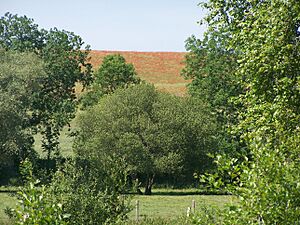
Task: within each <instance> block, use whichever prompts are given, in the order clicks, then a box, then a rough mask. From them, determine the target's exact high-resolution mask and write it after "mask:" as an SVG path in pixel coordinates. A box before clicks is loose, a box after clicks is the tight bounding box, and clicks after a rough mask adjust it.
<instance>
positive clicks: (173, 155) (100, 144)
mask: <svg viewBox="0 0 300 225" xmlns="http://www.w3.org/2000/svg"><path fill="white" fill-rule="evenodd" d="M78 126H79V135H78V137H77V138H76V140H75V152H76V154H77V155H79V156H82V157H84V158H87V159H90V160H99V161H100V162H101V161H105V160H106V158H107V157H110V158H116V159H124V161H125V162H126V163H127V165H128V167H129V169H130V171H131V174H133V175H134V174H135V175H137V176H138V177H139V178H141V175H144V176H145V177H146V178H145V180H144V184H145V194H151V188H152V185H153V182H154V177H155V175H157V174H162V173H163V174H172V175H173V176H176V175H178V174H180V173H181V174H182V173H184V172H186V173H184V174H189V175H190V176H192V174H193V172H194V171H195V170H204V169H205V168H207V167H208V166H209V160H208V157H207V155H206V154H207V153H208V152H210V151H212V149H213V148H214V145H213V144H214V141H215V140H214V132H215V123H214V117H213V115H211V114H210V113H209V110H208V109H207V107H206V105H205V104H203V103H202V102H201V101H199V100H196V99H193V98H180V97H176V96H171V95H169V94H163V93H159V92H157V91H155V89H154V87H153V86H151V85H146V84H141V85H136V86H132V87H129V88H127V89H120V90H117V91H116V92H115V93H114V94H112V95H108V96H106V97H104V98H102V99H101V100H100V102H99V103H98V104H97V105H95V106H94V107H92V108H90V109H89V110H87V111H86V112H85V113H83V114H81V116H80V118H79V121H78ZM199 162H200V163H201V164H200V165H199Z"/></svg>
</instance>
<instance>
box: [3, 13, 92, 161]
mask: <svg viewBox="0 0 300 225" xmlns="http://www.w3.org/2000/svg"><path fill="white" fill-rule="evenodd" d="M83 44H84V43H83V41H82V39H81V38H80V37H79V36H78V35H75V34H74V33H72V32H68V31H64V30H62V31H60V30H58V29H56V28H54V29H50V30H49V31H46V30H44V29H39V27H38V25H37V24H34V22H33V20H32V19H29V18H27V17H26V16H17V15H12V14H10V13H6V14H5V16H3V17H1V19H0V48H3V49H5V50H16V51H20V52H25V51H26V52H28V51H29V52H34V53H35V54H36V55H38V57H39V58H41V59H42V60H43V61H44V63H45V72H46V74H47V76H45V77H44V79H43V80H41V81H40V84H41V85H42V87H43V88H42V89H40V90H39V91H38V92H35V93H34V94H33V97H34V98H33V101H34V103H33V104H32V105H31V110H32V118H31V120H30V122H31V125H32V126H37V125H38V127H39V128H40V130H41V132H42V134H43V148H44V150H45V151H46V152H47V155H48V158H50V157H51V155H52V153H55V152H56V153H58V151H56V150H58V136H59V133H60V130H61V128H62V127H63V126H65V125H66V124H68V123H69V121H70V119H72V118H73V117H74V115H75V110H76V105H77V100H76V96H75V93H74V88H75V85H76V83H77V82H81V83H83V85H86V84H88V83H89V82H90V79H91V65H90V64H89V63H87V55H88V48H87V49H86V50H85V51H84V50H82V47H83Z"/></svg>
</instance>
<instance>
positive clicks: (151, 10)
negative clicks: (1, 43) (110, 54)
mask: <svg viewBox="0 0 300 225" xmlns="http://www.w3.org/2000/svg"><path fill="white" fill-rule="evenodd" d="M199 2H200V0H148V1H146V0H85V1H83V0H48V1H46V0H0V15H1V16H3V15H4V14H5V12H10V13H12V14H18V15H20V16H21V15H22V16H23V15H26V16H27V17H29V18H32V19H34V22H35V23H37V24H38V25H39V27H40V28H45V29H49V28H53V27H57V28H59V29H64V30H68V31H72V32H74V33H75V34H78V35H79V36H81V37H82V38H83V40H84V42H85V43H86V44H89V45H91V49H94V50H123V51H124V50H125V51H179V52H182V51H185V47H184V45H185V40H186V39H187V38H188V37H189V36H191V35H192V34H194V35H196V37H202V35H203V32H204V30H205V27H204V26H202V27H200V25H199V24H197V21H199V20H200V19H201V18H203V16H204V12H203V10H202V9H201V8H200V7H199V6H197V5H198V3H199Z"/></svg>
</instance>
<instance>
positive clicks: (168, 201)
mask: <svg viewBox="0 0 300 225" xmlns="http://www.w3.org/2000/svg"><path fill="white" fill-rule="evenodd" d="M0 190H2V191H3V189H0ZM136 200H139V204H140V219H141V220H144V219H146V218H148V219H149V218H150V219H157V218H162V219H166V220H170V219H175V218H177V217H180V216H184V215H186V211H187V208H188V207H191V204H192V200H195V202H196V211H197V209H200V207H201V206H204V205H209V206H217V207H221V208H222V207H223V206H224V205H225V204H226V203H231V202H233V201H234V198H233V197H232V196H226V195H199V194H197V189H175V190H174V189H154V190H153V195H151V196H145V195H135V196H133V198H132V202H131V204H132V206H133V211H131V212H130V213H129V219H130V221H134V220H135V209H134V207H135V204H136ZM15 205H16V199H15V198H14V197H12V196H10V194H9V193H7V192H0V224H9V220H8V217H7V216H6V215H5V213H4V209H5V208H6V207H14V206H15Z"/></svg>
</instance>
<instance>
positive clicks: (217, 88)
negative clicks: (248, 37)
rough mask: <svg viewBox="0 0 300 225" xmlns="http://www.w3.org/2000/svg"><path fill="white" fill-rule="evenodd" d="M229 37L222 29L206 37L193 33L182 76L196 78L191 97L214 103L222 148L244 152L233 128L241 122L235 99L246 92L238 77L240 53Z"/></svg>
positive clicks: (187, 45)
mask: <svg viewBox="0 0 300 225" xmlns="http://www.w3.org/2000/svg"><path fill="white" fill-rule="evenodd" d="M228 41H229V37H228V35H226V33H225V34H224V33H222V32H221V31H220V30H219V31H217V30H213V29H211V30H210V29H209V30H208V31H207V32H206V33H205V35H204V38H203V39H202V40H200V39H197V38H196V37H195V36H191V37H190V38H188V39H187V41H186V49H187V50H188V51H189V52H188V54H187V55H186V59H185V63H186V66H185V68H184V69H183V70H182V72H181V75H182V76H184V77H185V78H186V79H192V81H191V83H190V84H189V85H188V92H189V94H190V95H191V96H193V97H196V98H199V99H201V100H203V101H204V102H206V103H208V104H209V105H210V106H211V110H212V112H213V113H215V114H216V115H217V121H218V126H219V132H218V133H219V138H218V140H219V149H220V151H226V152H231V153H233V154H235V153H236V151H237V150H238V151H240V150H241V149H240V148H241V146H239V143H238V141H239V136H235V137H234V136H232V135H230V134H229V128H230V127H231V126H232V125H233V124H236V123H237V109H238V108H239V105H238V104H235V103H234V102H233V98H234V97H237V96H238V95H239V94H241V93H242V88H241V85H240V83H239V79H238V77H237V76H236V73H235V70H236V68H237V62H236V59H237V53H236V52H234V51H232V49H228Z"/></svg>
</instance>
